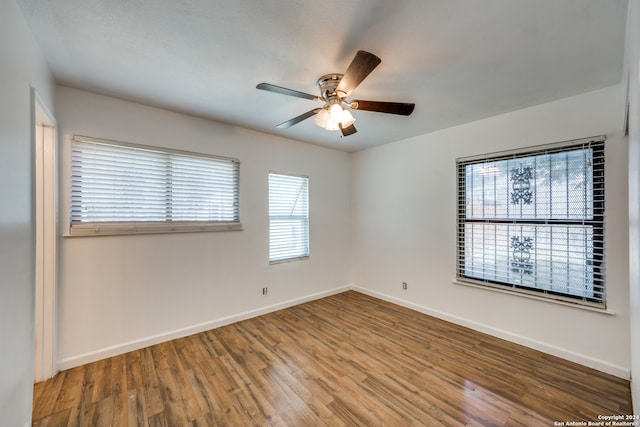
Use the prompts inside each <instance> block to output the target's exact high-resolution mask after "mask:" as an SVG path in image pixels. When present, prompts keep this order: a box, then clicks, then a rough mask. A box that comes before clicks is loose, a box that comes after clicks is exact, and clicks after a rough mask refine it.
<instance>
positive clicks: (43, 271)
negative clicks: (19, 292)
mask: <svg viewBox="0 0 640 427" xmlns="http://www.w3.org/2000/svg"><path fill="white" fill-rule="evenodd" d="M31 108H32V111H31V113H32V114H31V119H32V129H33V132H32V143H33V147H34V154H35V171H34V172H35V173H34V180H35V185H34V186H33V187H34V191H35V215H34V216H35V234H36V257H35V260H36V265H35V343H34V344H35V354H34V380H35V381H36V382H37V381H43V380H45V379H47V378H51V377H53V376H54V375H55V374H56V373H57V366H56V365H57V363H56V323H57V322H56V319H57V316H56V293H57V289H56V286H57V283H56V282H57V280H56V279H57V269H56V266H57V256H56V252H57V251H56V249H57V217H58V214H57V199H58V198H57V164H56V160H57V159H56V157H57V156H56V152H57V140H56V128H57V123H56V120H55V118H54V117H53V115H52V114H51V112H50V111H49V110H48V108H47V107H46V105H45V104H44V102H43V101H42V99H41V98H40V96H39V95H38V93H37V92H36V90H35V89H33V88H32V89H31Z"/></svg>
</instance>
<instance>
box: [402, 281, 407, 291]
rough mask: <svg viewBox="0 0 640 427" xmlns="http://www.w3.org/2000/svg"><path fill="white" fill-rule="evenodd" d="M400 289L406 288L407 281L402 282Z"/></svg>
mask: <svg viewBox="0 0 640 427" xmlns="http://www.w3.org/2000/svg"><path fill="white" fill-rule="evenodd" d="M402 289H404V290H405V291H406V290H407V282H402Z"/></svg>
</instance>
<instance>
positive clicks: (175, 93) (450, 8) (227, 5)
mask: <svg viewBox="0 0 640 427" xmlns="http://www.w3.org/2000/svg"><path fill="white" fill-rule="evenodd" d="M17 3H18V4H19V6H20V8H21V9H22V11H23V14H24V16H25V19H26V20H27V22H28V24H29V26H30V27H31V29H32V31H33V33H34V35H35V38H36V39H37V41H38V43H39V44H40V46H41V47H42V49H43V52H44V54H45V56H46V58H47V61H48V62H49V65H50V67H51V70H52V72H53V74H54V76H55V78H56V81H57V82H58V83H59V84H62V85H66V86H71V87H76V88H80V89H84V90H88V91H92V92H96V93H101V94H106V95H111V96H116V97H119V98H123V99H128V100H132V101H137V102H141V103H144V104H149V105H154V106H159V107H163V108H167V109H170V110H175V111H180V112H185V113H189V114H193V115H197V116H201V117H206V118H211V119H214V120H218V121H222V122H226V123H231V124H234V125H239V126H243V127H247V128H251V129H256V130H260V131H264V132H268V133H273V134H276V135H281V136H286V137H290V138H294V139H298V140H301V141H306V142H310V143H314V144H319V145H324V146H328V147H333V148H338V149H342V150H346V151H356V150H361V149H364V148H368V147H372V146H375V145H380V144H384V143H388V142H392V141H396V140H400V139H404V138H407V137H411V136H415V135H419V134H424V133H428V132H432V131H434V130H438V129H443V128H446V127H450V126H454V125H458V124H461V123H466V122H470V121H474V120H478V119H482V118H485V117H490V116H493V115H496V114H500V113H504V112H507V111H513V110H516V109H520V108H524V107H528V106H532V105H536V104H540V103H543V102H548V101H552V100H554V99H559V98H563V97H567V96H571V95H575V94H578V93H582V92H587V91H590V90H595V89H599V88H602V87H606V86H609V85H612V84H616V83H619V82H620V81H621V78H622V63H623V51H624V34H625V20H626V18H625V17H626V10H627V4H626V3H627V2H626V0H606V1H605V0H561V1H559V0H483V1H468V0H446V1H445V0H395V1H389V0H349V1H347V0H323V1H311V0H269V1H263V0H233V1H229V0H146V1H145V0H110V1H107V0H102V1H100V0H48V1H43V0H17ZM360 49H362V50H367V51H369V52H372V53H374V54H376V55H378V56H379V57H380V58H382V63H381V64H380V65H379V66H378V67H377V68H376V69H375V70H374V71H373V73H371V74H370V75H369V77H368V78H367V79H366V80H365V81H364V82H363V83H362V84H361V85H360V86H359V87H358V88H357V89H356V90H355V91H354V93H353V94H352V96H351V98H359V99H367V100H376V101H400V102H415V103H416V108H415V111H414V113H413V115H411V116H409V117H402V116H394V115H389V114H380V113H374V112H367V111H355V112H353V115H354V116H355V117H356V123H355V125H356V127H357V129H358V133H357V134H355V135H352V136H349V137H345V138H341V137H340V132H339V131H326V130H323V129H321V128H319V127H317V126H316V125H315V124H314V122H313V120H312V119H309V120H306V121H304V122H302V123H300V124H298V125H296V126H293V127H292V128H290V129H282V130H281V129H276V128H275V125H276V124H278V123H281V122H284V121H286V120H288V119H290V118H292V117H294V116H297V115H299V114H302V113H304V112H306V111H308V110H311V109H312V108H315V107H317V106H321V105H322V104H320V103H318V102H314V101H308V100H305V99H299V98H293V97H289V96H284V95H280V94H274V93H270V92H265V91H260V90H256V89H255V86H256V84H258V83H260V82H268V83H272V84H276V85H279V86H285V87H288V88H291V89H295V90H299V91H302V92H307V93H311V94H314V95H315V94H319V92H318V90H317V87H316V81H317V79H318V78H319V77H320V76H321V75H323V74H327V73H343V72H344V71H345V70H346V68H347V66H348V65H349V63H350V62H351V60H352V58H353V56H354V55H355V53H356V51H358V50H360Z"/></svg>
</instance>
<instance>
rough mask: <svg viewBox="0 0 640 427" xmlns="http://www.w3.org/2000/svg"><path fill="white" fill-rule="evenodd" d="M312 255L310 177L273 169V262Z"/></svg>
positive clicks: (271, 238)
mask: <svg viewBox="0 0 640 427" xmlns="http://www.w3.org/2000/svg"><path fill="white" fill-rule="evenodd" d="M308 256H309V178H307V177H303V176H292V175H282V174H276V173H269V262H271V263H273V262H281V261H291V260H296V259H303V258H307V257H308Z"/></svg>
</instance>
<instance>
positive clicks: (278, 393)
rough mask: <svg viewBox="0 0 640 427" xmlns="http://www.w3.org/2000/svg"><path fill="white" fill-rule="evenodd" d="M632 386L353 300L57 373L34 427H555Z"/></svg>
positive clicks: (337, 299)
mask: <svg viewBox="0 0 640 427" xmlns="http://www.w3.org/2000/svg"><path fill="white" fill-rule="evenodd" d="M630 413H631V403H630V389H629V383H628V382H627V381H624V380H621V379H619V378H616V377H613V376H609V375H605V374H603V373H600V372H597V371H593V370H589V369H587V368H585V367H582V366H580V365H576V364H573V363H570V362H567V361H564V360H562V359H558V358H555V357H552V356H549V355H545V354H543V353H539V352H536V351H533V350H530V349H526V348H524V347H521V346H517V345H515V344H511V343H509V342H506V341H503V340H499V339H496V338H492V337H489V336H487V335H483V334H480V333H478V332H474V331H471V330H469V329H465V328H462V327H459V326H455V325H452V324H450V323H447V322H443V321H440V320H437V319H434V318H432V317H428V316H425V315H422V314H419V313H416V312H414V311H411V310H408V309H405V308H402V307H399V306H396V305H393V304H390V303H387V302H384V301H381V300H378V299H375V298H372V297H369V296H365V295H362V294H360V293H357V292H353V291H350V292H345V293H342V294H339V295H334V296H331V297H328V298H324V299H321V300H317V301H313V302H310V303H306V304H302V305H299V306H296V307H292V308H288V309H285V310H281V311H278V312H275V313H271V314H267V315H264V316H260V317H257V318H253V319H250V320H246V321H242V322H239V323H235V324H232V325H229V326H225V327H221V328H218V329H215V330H211V331H208V332H203V333H200V334H197V335H193V336H190V337H187V338H182V339H178V340H174V341H170V342H166V343H163V344H159V345H155V346H152V347H148V348H144V349H142V350H138V351H133V352H130V353H127V354H124V355H120V356H116V357H112V358H110V359H106V360H102V361H99V362H96V363H91V364H88V365H85V366H80V367H77V368H74V369H70V370H68V371H64V372H61V373H60V374H58V375H57V376H56V377H55V378H52V379H51V380H48V381H46V382H42V383H38V384H36V385H35V389H34V407H33V420H34V425H36V426H92V427H94V426H111V425H112V426H127V425H129V426H135V425H140V426H147V425H150V426H185V425H189V426H233V427H236V426H271V425H274V426H305V427H306V426H324V425H326V426H332V427H333V426H360V425H361V426H382V425H386V426H394V427H395V426H409V425H415V426H441V425H445V426H446V425H451V426H459V425H471V426H503V425H513V426H553V425H554V422H555V421H558V422H567V421H597V420H598V418H597V417H598V415H615V414H630Z"/></svg>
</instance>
